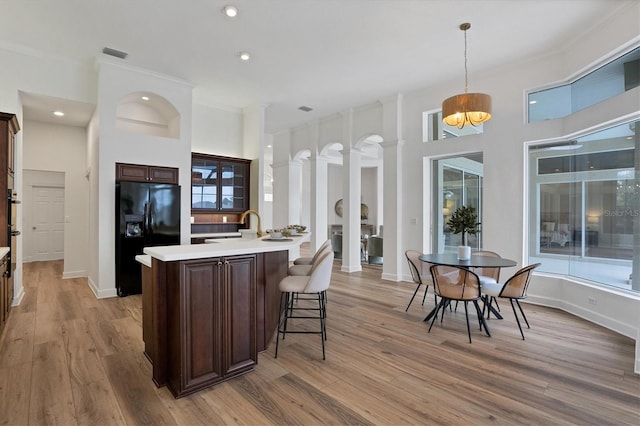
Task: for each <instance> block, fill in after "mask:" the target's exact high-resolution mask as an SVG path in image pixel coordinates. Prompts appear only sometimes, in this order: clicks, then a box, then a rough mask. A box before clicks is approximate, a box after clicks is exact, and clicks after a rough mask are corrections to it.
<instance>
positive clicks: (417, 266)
mask: <svg viewBox="0 0 640 426" xmlns="http://www.w3.org/2000/svg"><path fill="white" fill-rule="evenodd" d="M404 254H405V256H406V257H407V262H408V263H409V271H411V279H412V280H413V282H414V283H415V284H416V290H415V291H414V292H413V296H411V300H409V304H408V305H407V309H405V310H404V311H405V312H407V311H409V306H411V303H413V299H415V297H416V294H418V290H420V286H421V285H424V286H425V288H424V296H422V305H423V306H424V300H425V299H426V297H427V292H428V291H429V285H430V284H433V281H432V280H431V272H429V266H431V264H430V263H427V262H423V261H422V260H420V256H421V255H422V253H420V252H419V251H417V250H407V251H405V252H404ZM434 298H435V293H434ZM437 303H438V299H437V298H436V304H437Z"/></svg>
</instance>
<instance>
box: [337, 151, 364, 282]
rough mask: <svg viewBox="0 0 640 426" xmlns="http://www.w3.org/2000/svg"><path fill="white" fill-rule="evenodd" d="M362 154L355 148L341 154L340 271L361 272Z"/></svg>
mask: <svg viewBox="0 0 640 426" xmlns="http://www.w3.org/2000/svg"><path fill="white" fill-rule="evenodd" d="M361 162H362V153H361V152H360V151H359V150H357V149H355V148H348V147H347V148H345V149H344V151H343V152H342V168H343V171H344V175H343V185H344V186H343V216H342V217H343V219H344V224H343V225H342V269H341V270H342V271H344V272H357V271H361V270H362V265H361V263H360V198H361V189H362V174H361V173H362V172H361Z"/></svg>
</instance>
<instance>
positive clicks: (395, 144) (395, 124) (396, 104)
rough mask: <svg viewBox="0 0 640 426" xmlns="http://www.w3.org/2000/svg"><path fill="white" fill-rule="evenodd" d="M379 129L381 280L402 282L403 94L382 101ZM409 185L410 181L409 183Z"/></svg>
mask: <svg viewBox="0 0 640 426" xmlns="http://www.w3.org/2000/svg"><path fill="white" fill-rule="evenodd" d="M381 102H382V130H383V135H382V137H383V139H384V142H383V143H382V144H381V145H382V150H383V152H382V159H383V163H384V186H383V194H384V208H383V217H384V238H383V247H382V251H383V258H384V261H383V265H382V278H383V279H386V280H392V281H401V280H402V275H403V274H402V271H403V265H406V263H407V262H406V261H405V260H404V250H405V248H404V245H403V234H402V233H403V219H402V217H403V211H402V203H403V192H402V188H403V185H402V146H403V145H404V140H403V139H402V94H398V95H396V96H391V97H389V98H386V99H383V100H381ZM421 184H422V182H413V187H418V188H421ZM408 185H409V186H411V185H412V183H411V182H409V183H408Z"/></svg>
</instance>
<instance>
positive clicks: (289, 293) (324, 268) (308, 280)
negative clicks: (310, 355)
mask: <svg viewBox="0 0 640 426" xmlns="http://www.w3.org/2000/svg"><path fill="white" fill-rule="evenodd" d="M332 268H333V251H332V250H329V251H328V252H326V253H324V254H323V255H322V256H321V257H320V258H319V259H318V260H317V261H316V262H315V263H314V264H313V266H312V268H311V273H310V274H309V275H289V276H287V277H284V278H283V279H282V280H281V281H280V285H279V287H280V291H281V295H280V321H279V322H278V333H277V336H276V352H275V357H276V358H277V357H278V345H279V343H280V334H282V340H284V338H285V335H286V334H287V333H298V334H320V336H321V340H322V359H326V358H325V350H324V341H325V340H327V329H326V318H327V310H326V294H327V289H328V288H329V284H330V283H331V270H332ZM296 295H313V297H309V298H296V297H295V296H296ZM294 299H296V303H295V304H294ZM314 299H315V300H316V301H317V302H318V306H317V307H313V305H310V304H308V303H306V302H310V301H311V300H314ZM299 302H302V303H299ZM301 311H302V312H303V314H302V315H296V313H297V312H301ZM304 312H307V314H306V315H304ZM313 312H317V315H315V316H312V315H311V313H313ZM298 318H300V319H312V318H315V319H319V320H320V330H319V331H310V330H290V329H288V328H287V327H288V325H289V321H290V320H291V319H298Z"/></svg>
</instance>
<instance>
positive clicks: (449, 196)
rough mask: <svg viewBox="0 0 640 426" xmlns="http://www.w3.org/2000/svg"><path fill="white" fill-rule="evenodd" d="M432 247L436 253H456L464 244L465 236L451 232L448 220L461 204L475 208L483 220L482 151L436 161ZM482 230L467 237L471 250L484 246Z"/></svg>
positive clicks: (480, 220) (479, 219)
mask: <svg viewBox="0 0 640 426" xmlns="http://www.w3.org/2000/svg"><path fill="white" fill-rule="evenodd" d="M433 170H434V173H435V174H436V176H434V179H433V182H434V191H435V192H434V194H437V197H436V198H435V199H434V203H433V206H434V209H435V211H434V212H433V217H434V218H435V219H434V221H435V223H434V230H437V232H434V233H433V238H434V241H433V247H434V248H435V249H436V252H437V253H445V252H456V250H457V247H458V246H459V245H461V244H462V235H460V234H452V233H451V231H449V229H448V227H447V221H448V220H449V219H450V218H451V215H452V214H453V212H455V210H456V209H457V208H459V207H462V206H472V207H475V209H476V211H477V213H478V222H480V223H482V175H483V165H482V153H475V154H468V155H464V156H460V157H452V158H443V159H440V160H436V161H434V168H433ZM481 237H482V233H481V232H480V233H478V234H476V235H469V236H468V241H467V242H468V244H469V245H470V246H471V247H472V249H481V248H482V238H481Z"/></svg>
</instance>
